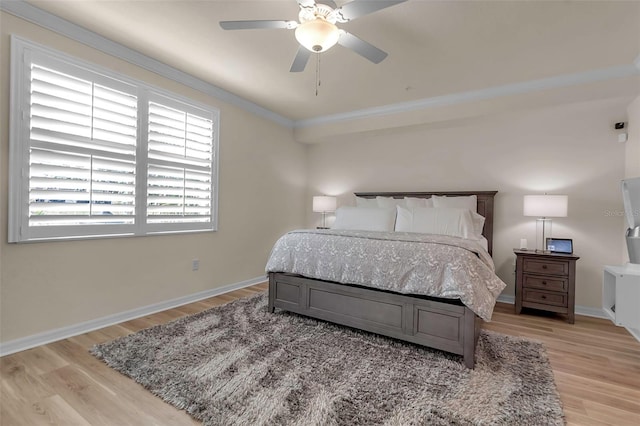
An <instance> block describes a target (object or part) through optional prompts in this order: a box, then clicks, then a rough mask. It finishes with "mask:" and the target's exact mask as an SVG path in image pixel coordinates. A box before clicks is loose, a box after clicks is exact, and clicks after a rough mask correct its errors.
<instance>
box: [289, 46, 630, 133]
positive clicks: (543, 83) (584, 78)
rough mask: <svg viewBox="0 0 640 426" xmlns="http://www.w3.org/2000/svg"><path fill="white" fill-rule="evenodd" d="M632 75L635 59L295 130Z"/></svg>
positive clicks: (325, 119)
mask: <svg viewBox="0 0 640 426" xmlns="http://www.w3.org/2000/svg"><path fill="white" fill-rule="evenodd" d="M633 75H640V58H638V59H636V61H635V64H631V65H622V66H617V67H610V68H604V69H600V70H592V71H586V72H581V73H576V74H567V75H561V76H556V77H550V78H544V79H540V80H531V81H526V82H522V83H514V84H506V85H503V86H495V87H489V88H486V89H480V90H471V91H468V92H461V93H454V94H451V95H443V96H435V97H432V98H424V99H419V100H416V101H409V102H401V103H397V104H391V105H383V106H380V107H373V108H365V109H360V110H356V111H350V112H345V113H341V114H332V115H325V116H322V117H315V118H310V119H307V120H297V121H296V122H295V123H294V127H295V128H297V129H301V128H306V127H313V126H319V125H323V124H329V123H338V122H344V121H350V120H357V119H362V118H369V117H379V116H383V115H389V114H398V113H403V112H410V111H416V110H421V109H427V108H436V107H443V106H448V105H454V104H460V103H466V102H474V101H480V100H486V99H492V98H498V97H503V96H513V95H520V94H524V93H530V92H537V91H542V90H548V89H557V88H560V87H569V86H576V85H580V84H588V83H595V82H598V81H605V80H612V79H618V78H624V77H630V76H633Z"/></svg>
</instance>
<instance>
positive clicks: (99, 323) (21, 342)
mask: <svg viewBox="0 0 640 426" xmlns="http://www.w3.org/2000/svg"><path fill="white" fill-rule="evenodd" d="M266 280H267V278H266V277H265V276H262V277H256V278H252V279H250V280H246V281H242V282H239V283H235V284H229V285H226V286H223V287H217V288H212V289H210V290H205V291H201V292H198V293H194V294H190V295H187V296H183V297H178V298H176V299H171V300H166V301H164V302H159V303H154V304H153V305H147V306H143V307H140V308H136V309H132V310H129V311H125V312H120V313H117V314H113V315H108V316H106V317H102V318H96V319H93V320H90V321H85V322H82V323H79V324H74V325H70V326H67V327H62V328H57V329H54V330H50V331H45V332H43V333H38V334H33V335H31V336H27V337H22V338H20V339H15V340H10V341H8V342H5V343H0V356H5V355H10V354H13V353H16V352H20V351H24V350H26V349H31V348H34V347H36V346H41V345H46V344H47V343H51V342H55V341H58V340H62V339H67V338H69V337H73V336H77V335H79V334H84V333H88V332H90V331H93V330H97V329H100V328H104V327H108V326H110V325H114V324H118V323H121V322H124V321H129V320H132V319H135V318H140V317H144V316H146V315H151V314H154V313H156V312H160V311H165V310H167V309H171V308H176V307H178V306H182V305H186V304H188V303H193V302H197V301H199V300H203V299H208V298H209V297H214V296H219V295H221V294H223V293H228V292H230V291H234V290H238V289H241V288H244V287H249V286H252V285H256V284H260V283H262V282H265V281H266Z"/></svg>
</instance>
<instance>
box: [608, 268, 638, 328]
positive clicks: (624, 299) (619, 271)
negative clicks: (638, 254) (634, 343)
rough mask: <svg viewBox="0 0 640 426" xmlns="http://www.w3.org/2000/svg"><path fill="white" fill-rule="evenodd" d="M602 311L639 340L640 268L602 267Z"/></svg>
mask: <svg viewBox="0 0 640 426" xmlns="http://www.w3.org/2000/svg"><path fill="white" fill-rule="evenodd" d="M602 309H603V310H604V312H605V313H606V314H607V316H609V318H611V321H613V322H614V323H615V324H616V325H621V326H623V327H624V328H626V329H627V330H629V333H631V334H632V335H633V336H634V337H635V338H636V339H638V340H640V267H637V266H635V265H625V266H605V267H604V276H603V281H602Z"/></svg>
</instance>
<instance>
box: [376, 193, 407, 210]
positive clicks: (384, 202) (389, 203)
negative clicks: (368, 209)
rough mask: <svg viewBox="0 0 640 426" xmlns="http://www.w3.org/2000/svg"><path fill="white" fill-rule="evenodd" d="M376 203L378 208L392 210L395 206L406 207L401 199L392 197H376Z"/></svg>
mask: <svg viewBox="0 0 640 426" xmlns="http://www.w3.org/2000/svg"><path fill="white" fill-rule="evenodd" d="M376 202H377V203H378V207H383V208H385V209H394V210H395V208H396V206H402V207H406V203H405V201H404V199H403V198H393V197H380V196H378V197H376Z"/></svg>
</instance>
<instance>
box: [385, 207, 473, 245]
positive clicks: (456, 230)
mask: <svg viewBox="0 0 640 426" xmlns="http://www.w3.org/2000/svg"><path fill="white" fill-rule="evenodd" d="M397 210H398V213H397V217H396V227H395V230H396V231H397V232H422V233H425V234H438V235H451V236H454V237H462V238H469V239H478V237H477V235H476V230H475V227H474V224H473V219H472V218H471V212H470V211H469V209H466V208H465V209H461V208H454V207H441V208H437V207H436V208H428V207H417V208H415V209H411V210H407V209H405V208H403V207H400V206H398V207H397ZM480 217H482V216H480Z"/></svg>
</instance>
